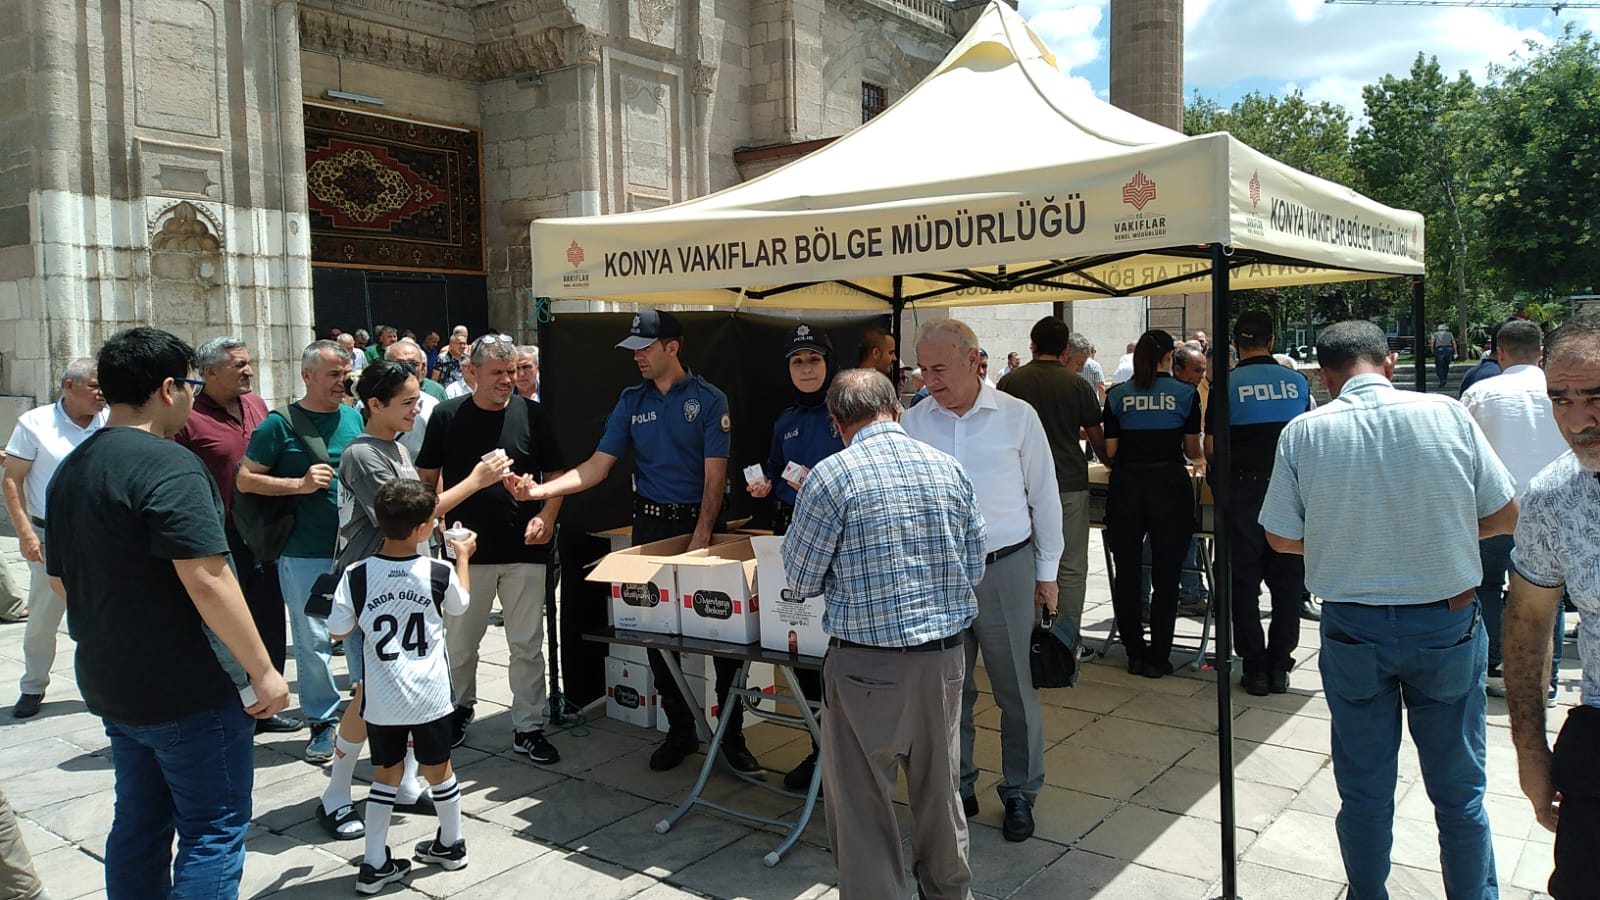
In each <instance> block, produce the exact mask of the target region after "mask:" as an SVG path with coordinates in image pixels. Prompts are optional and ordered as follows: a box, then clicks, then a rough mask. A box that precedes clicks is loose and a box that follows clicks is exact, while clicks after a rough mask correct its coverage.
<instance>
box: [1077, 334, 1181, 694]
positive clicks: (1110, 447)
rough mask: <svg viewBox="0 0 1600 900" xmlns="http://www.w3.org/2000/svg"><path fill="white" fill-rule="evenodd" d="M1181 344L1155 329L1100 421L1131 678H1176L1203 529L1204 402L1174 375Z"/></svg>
mask: <svg viewBox="0 0 1600 900" xmlns="http://www.w3.org/2000/svg"><path fill="white" fill-rule="evenodd" d="M1172 350H1173V340H1172V336H1171V335H1170V334H1167V333H1166V332H1165V331H1159V330H1153V331H1147V332H1145V333H1144V334H1143V335H1141V336H1140V338H1139V343H1138V345H1137V346H1135V347H1134V351H1133V379H1132V380H1131V381H1126V382H1123V383H1122V384H1119V385H1117V386H1116V387H1114V388H1112V389H1111V390H1110V391H1109V392H1108V393H1107V394H1106V406H1105V411H1104V413H1103V414H1102V416H1101V421H1102V424H1103V425H1104V427H1105V438H1106V454H1107V456H1108V457H1109V459H1107V460H1106V464H1107V465H1108V466H1110V468H1111V484H1110V489H1109V490H1108V492H1107V494H1106V540H1107V541H1109V542H1110V545H1111V557H1112V560H1113V562H1114V563H1115V564H1116V577H1115V579H1114V582H1113V584H1112V586H1111V605H1112V608H1113V610H1114V611H1115V612H1116V618H1117V632H1118V633H1119V634H1120V635H1121V637H1122V644H1123V646H1124V647H1126V648H1127V649H1128V671H1129V672H1131V673H1133V674H1135V675H1144V676H1145V677H1147V678H1160V677H1161V676H1163V675H1170V674H1172V662H1171V661H1170V660H1169V659H1168V657H1169V656H1170V654H1171V652H1172V631H1173V627H1174V625H1175V624H1176V621H1177V616H1178V575H1179V572H1180V570H1181V569H1182V568H1183V558H1184V556H1185V554H1187V552H1188V550H1189V539H1190V538H1191V537H1192V536H1193V535H1194V530H1195V518H1194V509H1195V506H1194V504H1195V498H1194V485H1193V482H1192V481H1191V480H1190V478H1189V469H1188V466H1187V465H1186V460H1185V457H1187V458H1188V459H1199V458H1200V401H1199V395H1198V394H1197V393H1196V392H1195V389H1194V388H1192V387H1190V386H1189V385H1187V384H1184V383H1183V382H1181V381H1179V380H1178V379H1176V378H1174V377H1173V376H1172ZM1146 535H1149V537H1150V560H1151V563H1150V581H1151V591H1150V593H1151V600H1150V639H1149V641H1148V642H1146V640H1145V636H1144V625H1143V623H1142V622H1141V621H1140V617H1139V610H1140V602H1139V594H1140V585H1139V582H1140V572H1141V564H1140V556H1141V555H1142V549H1143V544H1144V539H1145V536H1146Z"/></svg>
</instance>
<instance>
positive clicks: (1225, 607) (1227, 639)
mask: <svg viewBox="0 0 1600 900" xmlns="http://www.w3.org/2000/svg"><path fill="white" fill-rule="evenodd" d="M1232 255H1233V253H1232V250H1231V249H1230V248H1228V247H1224V246H1223V245H1222V244H1220V243H1217V244H1212V245H1211V330H1212V334H1213V338H1212V341H1213V346H1215V347H1216V348H1217V349H1218V351H1219V352H1222V353H1226V352H1228V350H1227V348H1228V347H1229V346H1230V344H1231V341H1232V338H1231V336H1230V331H1231V326H1232V324H1233V299H1232V297H1231V296H1230V294H1229V289H1228V274H1229V269H1228V258H1229V257H1230V256H1232ZM1212 373H1213V374H1212V385H1211V396H1212V397H1224V398H1225V397H1227V396H1228V367H1227V366H1221V365H1219V366H1213V367H1212ZM1215 421H1216V425H1215V427H1216V434H1215V435H1213V436H1212V441H1213V448H1214V451H1215V461H1214V463H1213V464H1212V466H1211V476H1212V477H1211V494H1212V499H1213V500H1214V501H1215V503H1216V523H1215V525H1214V526H1213V527H1214V536H1213V547H1214V549H1215V559H1214V562H1213V564H1212V565H1213V571H1214V572H1215V574H1216V583H1215V584H1214V585H1213V586H1212V591H1211V599H1212V601H1213V606H1214V608H1215V610H1216V616H1217V651H1216V660H1217V664H1216V668H1217V784H1218V787H1219V797H1220V804H1219V805H1220V806H1221V817H1222V827H1221V829H1220V831H1221V839H1222V840H1221V847H1220V852H1221V856H1222V894H1221V897H1220V900H1238V897H1239V845H1238V828H1237V825H1238V823H1237V814H1236V811H1235V797H1234V785H1233V565H1232V560H1231V559H1230V557H1229V553H1230V551H1231V548H1230V544H1231V543H1232V541H1230V540H1229V538H1228V527H1229V525H1230V524H1231V520H1232V516H1231V515H1230V514H1229V512H1230V511H1229V508H1228V502H1229V499H1230V498H1229V494H1230V493H1231V490H1230V485H1229V481H1230V480H1231V478H1232V469H1233V456H1232V448H1231V447H1230V446H1229V444H1230V442H1229V440H1228V404H1227V403H1222V404H1220V405H1218V406H1217V408H1216V414H1215Z"/></svg>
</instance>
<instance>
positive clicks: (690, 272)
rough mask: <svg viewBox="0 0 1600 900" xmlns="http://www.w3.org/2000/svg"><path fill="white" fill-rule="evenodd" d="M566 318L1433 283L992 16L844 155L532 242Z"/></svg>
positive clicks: (1415, 257) (1010, 18) (1369, 211)
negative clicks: (1123, 104) (1404, 278)
mask: <svg viewBox="0 0 1600 900" xmlns="http://www.w3.org/2000/svg"><path fill="white" fill-rule="evenodd" d="M530 240H531V245H532V253H533V271H534V285H533V287H534V292H535V293H536V294H539V295H543V296H549V297H552V298H556V299H606V300H618V301H624V302H635V303H650V304H683V305H711V306H728V305H734V304H742V305H746V306H748V307H750V308H757V309H759V308H796V307H800V308H813V309H863V310H881V309H883V307H884V305H885V304H886V303H887V304H889V305H892V306H898V305H900V304H901V303H906V304H911V305H914V306H967V305H980V304H996V303H1017V302H1033V301H1040V300H1075V299H1082V298H1086V297H1108V296H1131V295H1149V294H1166V293H1183V292H1193V291H1207V290H1209V289H1210V273H1211V262H1210V259H1211V251H1210V245H1211V244H1213V243H1215V242H1221V243H1222V244H1223V245H1224V246H1226V247H1229V248H1231V250H1232V256H1231V257H1230V259H1231V260H1232V264H1231V266H1230V268H1231V282H1232V286H1233V287H1234V288H1235V289H1243V288H1264V287H1278V286H1284V285H1291V284H1306V283H1315V282H1334V281H1348V280H1353V279H1360V278H1377V277H1388V276H1392V275H1412V274H1421V273H1422V271H1423V265H1422V260H1423V220H1422V216H1421V215H1420V214H1418V213H1415V212H1409V211H1405V210H1396V209H1391V208H1389V207H1386V206H1383V205H1382V204H1379V203H1376V202H1374V201H1372V200H1369V199H1367V198H1365V197H1363V196H1361V195H1360V194H1357V193H1356V192H1354V191H1352V190H1349V189H1348V188H1344V187H1342V186H1340V185H1337V184H1334V183H1332V182H1328V181H1325V180H1323V179H1321V178H1317V177H1315V176H1312V175H1308V174H1306V173H1304V172H1300V171H1298V170H1296V169H1293V168H1290V167H1289V166H1286V165H1283V164H1282V163H1279V162H1277V161H1275V160H1273V159H1271V158H1270V157H1267V156H1265V155H1264V154H1261V153H1258V152H1256V151H1255V150H1252V149H1251V148H1250V147H1248V146H1246V145H1245V144H1243V143H1242V142H1240V141H1238V140H1235V139H1234V138H1233V137H1232V136H1231V135H1228V134H1208V135H1202V136H1199V137H1192V138H1191V137H1186V136H1185V135H1183V134H1181V133H1180V132H1176V131H1172V130H1171V129H1168V128H1163V127H1161V126H1159V125H1155V124H1152V123H1150V122H1147V121H1145V120H1144V119H1141V118H1139V117H1138V116H1135V115H1132V114H1131V113H1127V112H1125V111H1123V110H1120V109H1117V108H1116V107H1113V106H1111V105H1110V104H1108V103H1105V102H1103V101H1101V100H1099V99H1098V98H1096V97H1094V96H1092V95H1090V94H1088V93H1086V92H1083V91H1082V90H1081V89H1079V88H1077V87H1075V86H1074V85H1073V83H1072V82H1070V81H1069V80H1068V79H1067V78H1065V77H1064V76H1063V75H1062V74H1061V73H1060V71H1059V70H1058V69H1057V67H1056V61H1055V57H1054V56H1053V54H1051V52H1050V50H1049V48H1047V47H1046V46H1045V45H1044V43H1043V42H1042V41H1040V40H1039V37H1038V36H1037V35H1036V34H1034V32H1033V30H1032V29H1031V28H1029V27H1028V25H1027V24H1026V23H1025V22H1023V21H1022V19H1021V17H1019V16H1018V15H1017V14H1016V13H1015V12H1013V11H1012V10H1011V9H1010V8H1009V7H1008V6H1006V5H1005V4H1003V3H1000V2H998V0H995V2H991V3H990V5H989V7H988V8H987V9H986V10H985V11H984V12H983V14H982V15H981V16H980V17H979V19H978V21H977V22H976V23H975V24H974V25H973V27H972V29H971V30H970V31H969V32H968V33H967V35H966V36H965V37H964V38H963V39H962V40H961V42H960V43H959V44H957V45H956V47H955V48H954V49H952V50H951V51H950V54H949V55H948V56H947V57H946V58H945V60H944V61H943V62H942V63H941V64H940V65H939V66H938V67H937V68H935V69H934V71H933V72H932V73H931V74H930V75H929V76H928V77H927V78H926V79H925V80H923V81H922V83H920V84H919V85H917V87H915V88H914V89H913V90H912V91H910V92H909V93H907V94H906V95H905V96H904V97H902V98H901V99H900V100H899V102H897V103H895V104H894V105H893V106H892V107H890V108H889V109H888V110H886V111H884V112H883V113H881V114H880V115H878V116H877V117H875V118H874V119H872V120H871V121H870V122H868V123H866V124H864V125H862V126H861V127H859V128H857V129H855V130H854V131H852V132H850V133H849V134H847V135H845V136H844V137H842V138H840V139H839V140H838V141H835V142H834V143H832V144H830V145H828V146H826V147H824V148H822V149H821V150H818V151H816V152H814V153H812V154H810V155H808V156H806V157H803V158H801V159H799V160H796V161H795V162H793V163H790V164H789V165H787V166H784V167H783V168H781V169H777V170H775V171H773V172H770V173H768V174H766V175H764V176H762V177H760V178H758V179H755V180H753V181H750V182H747V183H745V184H740V185H737V186H734V187H731V188H728V189H726V190H723V191H720V192H718V193H715V194H710V195H708V196H705V197H700V198H697V199H694V200H690V201H686V202H683V203H678V204H675V205H672V206H667V207H661V208H658V209H652V210H646V211H640V212H630V213H621V214H616V215H609V216H591V217H585V218H562V219H542V220H538V221H535V222H534V223H533V224H532V225H531V226H530Z"/></svg>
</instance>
